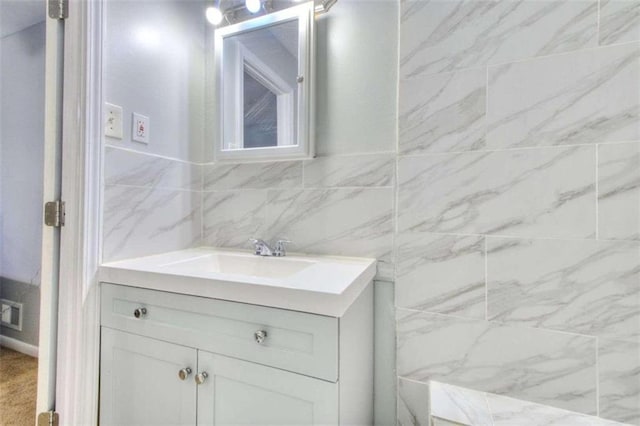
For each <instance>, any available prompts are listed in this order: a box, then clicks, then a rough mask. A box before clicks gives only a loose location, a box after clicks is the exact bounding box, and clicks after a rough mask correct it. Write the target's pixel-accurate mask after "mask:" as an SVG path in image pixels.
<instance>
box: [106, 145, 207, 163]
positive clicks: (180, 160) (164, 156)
mask: <svg viewBox="0 0 640 426" xmlns="http://www.w3.org/2000/svg"><path fill="white" fill-rule="evenodd" d="M104 147H105V149H106V148H111V149H117V150H119V151H125V152H128V153H130V154H138V155H145V156H147V157H154V158H162V159H163V160H169V161H175V162H177V163H184V164H195V165H198V166H201V165H203V164H204V163H197V162H195V161H189V160H182V159H180V158H175V157H169V156H166V155H160V154H155V153H153V152H144V151H137V150H135V149H131V148H127V147H124V146H117V145H111V144H109V143H106V142H105V144H104Z"/></svg>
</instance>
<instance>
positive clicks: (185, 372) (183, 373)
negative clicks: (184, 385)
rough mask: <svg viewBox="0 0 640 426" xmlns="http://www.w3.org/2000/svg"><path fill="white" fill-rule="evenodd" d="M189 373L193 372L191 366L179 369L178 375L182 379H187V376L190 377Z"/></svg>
mask: <svg viewBox="0 0 640 426" xmlns="http://www.w3.org/2000/svg"><path fill="white" fill-rule="evenodd" d="M189 374H191V368H189V367H185V368H183V369H182V370H180V371H178V377H180V380H186V379H187V377H189Z"/></svg>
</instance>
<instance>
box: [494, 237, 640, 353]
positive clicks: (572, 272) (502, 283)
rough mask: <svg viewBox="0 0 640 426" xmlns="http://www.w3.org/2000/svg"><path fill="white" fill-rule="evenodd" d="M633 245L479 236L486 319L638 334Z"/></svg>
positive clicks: (611, 335)
mask: <svg viewBox="0 0 640 426" xmlns="http://www.w3.org/2000/svg"><path fill="white" fill-rule="evenodd" d="M639 261H640V244H639V243H636V242H624V241H623V242H611V241H595V240H592V241H588V240H587V241H562V240H523V239H515V238H495V237H487V292H488V294H487V318H488V319H489V320H496V321H501V322H504V323H509V324H520V325H525V326H529V327H537V328H544V329H550V330H559V331H566V332H571V333H579V334H583V335H589V336H596V337H603V338H608V339H618V340H628V341H632V342H638V341H640V266H639Z"/></svg>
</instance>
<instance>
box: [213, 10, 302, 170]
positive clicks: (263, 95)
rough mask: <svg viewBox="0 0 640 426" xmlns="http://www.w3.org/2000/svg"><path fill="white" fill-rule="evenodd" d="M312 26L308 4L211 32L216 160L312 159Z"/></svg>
mask: <svg viewBox="0 0 640 426" xmlns="http://www.w3.org/2000/svg"><path fill="white" fill-rule="evenodd" d="M313 23H314V4H313V2H309V3H307V4H303V5H300V6H295V7H292V8H288V9H284V10H281V11H278V12H274V13H271V14H268V15H264V16H260V17H258V18H255V19H252V20H249V21H244V22H241V23H239V24H235V25H230V26H227V27H223V28H219V29H216V30H215V52H216V80H217V108H218V137H217V140H216V148H215V154H216V161H234V162H244V161H263V160H283V159H293V158H310V157H313V155H314V147H313V137H312V135H313V129H312V117H313V107H312V102H313V93H312V92H313V67H312V64H313V55H314V43H313V39H314V37H313V29H314V26H313Z"/></svg>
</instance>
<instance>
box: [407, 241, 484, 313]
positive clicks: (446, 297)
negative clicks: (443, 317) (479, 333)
mask: <svg viewBox="0 0 640 426" xmlns="http://www.w3.org/2000/svg"><path fill="white" fill-rule="evenodd" d="M396 238H397V243H396V244H397V249H396V286H395V287H396V306H399V307H404V308H411V309H416V310H421V311H428V312H436V313H443V314H451V315H458V316H463V317H470V318H485V270H484V269H485V267H484V265H485V262H484V237H463V236H462V237H460V236H453V235H434V234H427V233H423V232H402V233H400V234H399V235H398V236H397V237H396Z"/></svg>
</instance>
